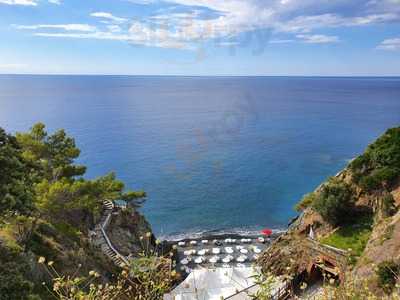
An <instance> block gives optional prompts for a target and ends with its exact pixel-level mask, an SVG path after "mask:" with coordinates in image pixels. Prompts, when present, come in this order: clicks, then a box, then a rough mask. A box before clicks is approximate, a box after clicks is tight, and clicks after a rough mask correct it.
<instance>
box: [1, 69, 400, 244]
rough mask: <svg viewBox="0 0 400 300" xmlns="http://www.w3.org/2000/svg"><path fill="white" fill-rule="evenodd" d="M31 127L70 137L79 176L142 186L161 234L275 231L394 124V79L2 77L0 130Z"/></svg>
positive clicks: (399, 95) (397, 104)
mask: <svg viewBox="0 0 400 300" xmlns="http://www.w3.org/2000/svg"><path fill="white" fill-rule="evenodd" d="M36 122H43V123H45V124H46V126H47V130H48V132H50V133H51V132H53V131H55V130H57V129H60V128H64V129H65V130H66V131H67V133H68V134H69V135H71V136H73V137H74V138H75V140H76V143H77V145H78V147H79V148H80V149H81V156H80V158H79V159H78V163H82V164H85V165H87V166H88V172H87V174H86V177H87V178H95V177H97V176H101V175H104V174H106V173H108V172H116V174H117V176H118V178H119V179H121V180H123V181H124V182H125V183H126V187H127V188H128V189H134V190H145V191H146V192H147V195H148V196H147V199H146V202H145V203H144V204H143V207H142V208H141V209H140V210H141V212H142V213H143V214H144V215H145V216H146V218H147V219H148V221H149V222H150V224H151V225H152V228H153V231H154V232H155V234H156V235H157V236H158V237H160V238H166V239H174V238H175V239H177V238H180V237H182V238H183V237H188V236H196V235H201V234H207V233H210V232H212V233H227V232H232V233H244V234H249V233H256V232H258V231H259V230H261V229H263V228H272V229H274V230H276V231H279V230H285V228H286V227H287V224H288V222H289V220H290V219H292V218H293V217H295V216H296V215H297V213H296V212H295V211H294V209H293V206H294V205H295V203H296V202H298V201H299V200H300V199H301V197H302V196H303V195H304V194H306V193H308V192H311V191H313V189H315V188H316V187H317V186H318V185H319V184H320V183H321V182H322V181H324V180H326V179H327V178H328V177H329V176H333V175H335V174H336V173H337V172H338V171H340V170H341V169H342V168H344V167H345V166H346V165H347V164H348V162H349V161H350V160H351V159H352V158H354V157H356V156H357V155H358V154H360V153H362V152H363V151H364V149H365V148H366V147H367V146H368V144H370V143H371V142H373V141H374V140H375V139H376V138H377V137H378V136H379V135H381V134H382V133H383V132H385V130H386V129H387V128H390V127H394V126H399V125H400V78H398V77H397V78H396V77H379V78H374V77H360V78H357V77H343V78H342V77H179V76H167V77H163V76H42V75H41V76H39V75H37V76H35V75H0V127H3V128H4V129H5V130H6V131H8V132H10V133H15V132H18V131H26V130H29V128H30V127H31V126H32V125H33V124H34V123H36Z"/></svg>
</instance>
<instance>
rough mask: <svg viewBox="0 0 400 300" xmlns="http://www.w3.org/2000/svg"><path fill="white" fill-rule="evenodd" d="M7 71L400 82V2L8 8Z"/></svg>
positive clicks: (10, 0)
mask: <svg viewBox="0 0 400 300" xmlns="http://www.w3.org/2000/svg"><path fill="white" fill-rule="evenodd" d="M0 38H1V43H0V73H34V74H132V75H307V76H313V75H322V76H330V75H332V76H340V75H344V76H353V75H363V76H374V75H377V76H386V75H400V0H0Z"/></svg>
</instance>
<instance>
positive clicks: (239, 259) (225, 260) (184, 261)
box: [181, 254, 258, 266]
mask: <svg viewBox="0 0 400 300" xmlns="http://www.w3.org/2000/svg"><path fill="white" fill-rule="evenodd" d="M248 259H249V257H248V256H247V255H243V254H242V255H240V256H238V257H236V259H235V258H234V257H233V256H232V255H227V256H225V257H223V258H221V257H220V256H217V255H215V256H212V257H210V258H209V259H208V262H210V263H213V264H215V263H218V262H221V261H222V262H223V263H226V264H228V263H230V262H232V261H233V260H236V261H237V262H238V263H244V262H246V261H247V260H248ZM253 259H258V255H257V254H255V255H253ZM192 261H193V262H194V263H195V264H202V263H206V262H207V259H206V258H205V257H202V256H199V257H196V258H191V257H185V258H184V259H182V260H181V264H182V265H184V266H185V265H187V264H189V263H190V262H192Z"/></svg>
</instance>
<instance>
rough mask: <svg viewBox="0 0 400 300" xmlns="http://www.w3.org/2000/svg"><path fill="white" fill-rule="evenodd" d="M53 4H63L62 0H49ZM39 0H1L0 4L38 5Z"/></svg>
mask: <svg viewBox="0 0 400 300" xmlns="http://www.w3.org/2000/svg"><path fill="white" fill-rule="evenodd" d="M47 1H48V2H49V3H51V4H57V5H60V4H61V0H47ZM38 2H39V1H37V0H0V4H8V5H24V6H37V5H38Z"/></svg>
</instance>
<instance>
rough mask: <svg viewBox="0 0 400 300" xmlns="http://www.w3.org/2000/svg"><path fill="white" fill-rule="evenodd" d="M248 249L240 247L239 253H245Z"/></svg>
mask: <svg viewBox="0 0 400 300" xmlns="http://www.w3.org/2000/svg"><path fill="white" fill-rule="evenodd" d="M248 252H249V251H248V250H247V249H240V253H243V254H247V253H248Z"/></svg>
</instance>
